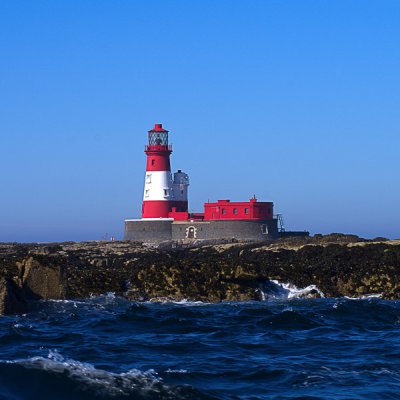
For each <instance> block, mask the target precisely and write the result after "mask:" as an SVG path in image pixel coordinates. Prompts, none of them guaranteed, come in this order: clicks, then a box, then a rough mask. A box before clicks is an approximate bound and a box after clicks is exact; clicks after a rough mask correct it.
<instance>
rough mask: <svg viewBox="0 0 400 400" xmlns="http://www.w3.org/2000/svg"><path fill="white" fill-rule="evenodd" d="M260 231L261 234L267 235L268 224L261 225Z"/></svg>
mask: <svg viewBox="0 0 400 400" xmlns="http://www.w3.org/2000/svg"><path fill="white" fill-rule="evenodd" d="M261 233H262V234H263V235H268V226H267V225H261Z"/></svg>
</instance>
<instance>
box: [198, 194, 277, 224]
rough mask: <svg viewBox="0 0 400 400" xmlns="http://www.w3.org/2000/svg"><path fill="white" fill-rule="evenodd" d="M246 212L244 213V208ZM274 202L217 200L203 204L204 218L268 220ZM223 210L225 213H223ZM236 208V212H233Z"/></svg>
mask: <svg viewBox="0 0 400 400" xmlns="http://www.w3.org/2000/svg"><path fill="white" fill-rule="evenodd" d="M246 208H247V210H248V213H247V214H246V211H245V209H246ZM273 208H274V203H272V202H257V200H255V199H251V200H250V201H247V202H244V201H243V202H231V201H229V200H218V202H217V203H205V204H204V219H205V220H218V219H221V220H232V219H233V220H235V219H240V220H270V219H272V218H273V212H274V211H273ZM223 210H225V213H223ZM234 210H236V213H235V212H234Z"/></svg>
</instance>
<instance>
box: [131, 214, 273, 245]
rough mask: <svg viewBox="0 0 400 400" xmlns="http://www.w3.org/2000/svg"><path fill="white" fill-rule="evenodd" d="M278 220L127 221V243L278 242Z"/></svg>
mask: <svg viewBox="0 0 400 400" xmlns="http://www.w3.org/2000/svg"><path fill="white" fill-rule="evenodd" d="M279 236H280V234H279V232H278V222H277V219H275V218H274V219H270V220H266V221H238V220H235V221H226V220H215V221H213V220H211V221H174V220H172V219H158V220H143V219H142V220H140V219H138V220H126V221H125V231H124V240H133V241H138V242H144V243H159V242H164V241H170V240H172V241H181V240H200V241H201V240H205V241H207V240H232V239H234V240H239V241H264V240H272V239H277V238H278V237H279Z"/></svg>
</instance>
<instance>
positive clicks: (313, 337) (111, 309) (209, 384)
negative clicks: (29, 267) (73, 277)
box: [0, 293, 400, 400]
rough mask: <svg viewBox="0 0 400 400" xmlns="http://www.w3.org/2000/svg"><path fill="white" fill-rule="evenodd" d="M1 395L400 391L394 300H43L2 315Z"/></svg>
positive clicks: (320, 395)
mask: <svg viewBox="0 0 400 400" xmlns="http://www.w3.org/2000/svg"><path fill="white" fill-rule="evenodd" d="M292 294H293V293H292ZM0 399H15V400H17V399H51V400H62V399H76V400H78V399H243V400H244V399H246V400H250V399H251V400H253V399H254V400H255V399H276V400H278V399H279V400H284V399H298V400H300V399H302V400H306V399H307V400H311V399H313V400H317V399H373V400H376V399H400V302H398V301H388V300H382V299H380V298H375V297H366V298H360V299H351V298H313V299H307V298H299V296H294V295H293V296H292V295H291V294H290V293H289V295H286V296H282V294H280V295H276V293H275V295H266V296H265V300H264V301H261V302H223V303H218V304H215V303H214V304H212V303H201V302H191V301H188V300H186V301H181V302H170V301H158V302H132V301H128V300H126V299H123V298H120V297H117V296H115V295H114V294H113V293H109V294H107V295H104V296H99V297H92V298H89V299H86V300H80V301H78V300H76V301H73V300H68V301H67V300H65V301H39V302H37V303H36V304H35V305H34V306H33V308H32V310H31V311H30V312H29V313H27V314H24V315H16V316H2V317H0Z"/></svg>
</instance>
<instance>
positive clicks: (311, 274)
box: [0, 234, 400, 314]
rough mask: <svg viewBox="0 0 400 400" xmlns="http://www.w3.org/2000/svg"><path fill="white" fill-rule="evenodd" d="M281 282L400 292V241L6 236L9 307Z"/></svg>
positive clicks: (231, 295)
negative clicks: (194, 241)
mask: <svg viewBox="0 0 400 400" xmlns="http://www.w3.org/2000/svg"><path fill="white" fill-rule="evenodd" d="M185 246H186V247H185ZM276 282H281V283H285V284H289V285H293V286H296V287H298V288H304V287H308V286H310V285H315V286H312V287H311V288H313V287H314V289H310V290H309V291H308V292H307V294H306V295H307V297H319V296H325V297H341V296H350V297H361V296H365V295H373V294H376V295H380V296H382V297H383V298H385V299H399V298H400V240H386V239H384V238H377V239H374V240H365V239H361V238H359V237H357V236H354V235H341V234H331V235H326V236H322V235H315V236H314V237H303V238H286V239H280V240H276V241H271V242H264V243H223V244H217V245H215V244H214V245H208V246H204V245H202V246H195V245H191V246H190V247H188V245H187V244H186V245H184V246H179V247H176V248H171V247H170V246H169V247H168V246H166V247H165V248H152V247H149V246H144V245H142V244H140V243H134V242H129V241H121V242H118V241H116V242H104V241H100V242H82V243H74V242H67V243H52V244H18V243H3V244H0V314H13V313H24V312H27V311H29V306H30V304H32V302H34V301H35V300H40V299H79V298H85V297H89V296H95V295H100V294H105V293H107V292H113V293H115V295H118V296H123V297H126V298H128V299H132V300H135V301H148V300H153V301H157V300H183V299H190V300H196V301H205V302H220V301H249V300H265V299H266V298H267V297H268V296H269V294H272V295H273V294H274V293H275V292H276V289H277V288H276V286H277V285H276Z"/></svg>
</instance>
